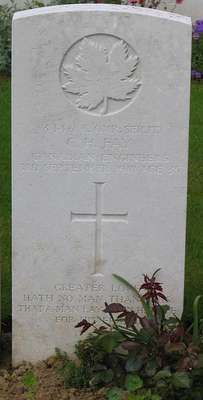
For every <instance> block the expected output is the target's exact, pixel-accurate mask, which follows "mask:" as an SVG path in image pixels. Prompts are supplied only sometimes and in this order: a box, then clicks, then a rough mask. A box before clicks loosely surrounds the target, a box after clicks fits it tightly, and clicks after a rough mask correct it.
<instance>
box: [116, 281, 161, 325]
mask: <svg viewBox="0 0 203 400" xmlns="http://www.w3.org/2000/svg"><path fill="white" fill-rule="evenodd" d="M113 277H114V278H116V279H117V280H118V281H119V282H121V283H123V284H124V285H125V286H127V287H128V288H129V289H131V290H132V291H133V292H134V294H135V296H136V297H137V298H138V300H139V301H140V302H141V303H142V306H143V308H144V311H145V314H146V316H147V318H148V319H154V315H153V312H152V309H151V307H150V304H149V303H148V302H147V301H146V300H145V299H144V298H143V297H142V296H141V295H140V293H139V291H138V290H137V289H136V287H135V286H133V285H131V283H130V282H128V281H127V280H126V279H125V278H123V277H122V276H120V275H117V274H113Z"/></svg>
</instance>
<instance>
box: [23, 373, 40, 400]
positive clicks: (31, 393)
mask: <svg viewBox="0 0 203 400" xmlns="http://www.w3.org/2000/svg"><path fill="white" fill-rule="evenodd" d="M22 383H23V385H24V386H25V388H26V389H27V393H26V397H27V399H28V400H33V399H34V397H35V393H36V390H37V385H38V380H37V377H36V376H35V375H34V373H33V371H31V370H30V371H27V372H26V373H25V374H24V376H23V378H22Z"/></svg>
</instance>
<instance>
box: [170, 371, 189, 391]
mask: <svg viewBox="0 0 203 400" xmlns="http://www.w3.org/2000/svg"><path fill="white" fill-rule="evenodd" d="M172 384H173V386H174V387H175V388H176V389H189V388H190V386H191V381H190V378H189V375H188V374H187V372H175V374H173V376H172Z"/></svg>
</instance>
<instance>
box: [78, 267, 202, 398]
mask: <svg viewBox="0 0 203 400" xmlns="http://www.w3.org/2000/svg"><path fill="white" fill-rule="evenodd" d="M158 272H159V270H157V271H155V273H154V274H153V275H152V277H149V276H148V275H144V282H143V284H142V285H141V287H140V288H139V290H138V289H137V288H136V287H135V286H133V285H131V284H130V283H129V282H128V281H126V280H125V279H124V278H122V277H120V276H118V275H114V277H115V278H116V279H117V280H119V282H121V283H123V284H124V285H126V286H127V287H128V289H129V290H131V291H132V292H133V293H134V295H135V296H136V298H137V299H138V300H139V301H140V302H141V304H142V307H143V312H144V314H143V315H138V314H137V313H136V312H135V311H133V310H128V309H127V308H126V307H125V306H124V305H122V304H120V303H111V304H107V303H105V308H104V310H103V311H104V313H106V314H108V316H109V318H110V320H111V323H109V322H106V321H105V320H103V319H99V321H100V325H98V322H99V321H98V322H94V323H90V322H88V321H87V320H85V319H83V320H82V321H80V322H79V323H78V324H77V325H76V327H77V328H81V334H83V333H84V332H86V331H87V330H89V329H90V328H92V329H93V333H92V334H91V335H90V336H88V337H87V339H85V340H84V341H83V342H80V343H79V347H77V350H76V353H77V356H78V358H79V360H80V366H79V368H81V367H82V366H86V369H87V370H88V374H87V376H86V378H87V380H88V379H89V380H88V382H86V385H87V386H93V387H101V386H107V387H109V386H110V389H109V390H108V391H107V399H108V400H126V399H127V400H159V399H166V397H167V398H168V399H170V400H176V399H180V400H189V399H190V400H199V399H203V387H202V379H203V343H202V336H201V326H202V323H201V321H200V319H199V315H198V304H199V301H200V297H201V296H199V297H198V298H197V299H196V300H195V302H194V322H193V324H192V326H191V327H189V329H186V328H185V327H184V325H183V323H182V321H181V320H180V319H179V318H177V317H176V316H175V315H169V316H168V313H169V311H170V307H169V306H168V304H163V303H164V302H165V303H166V302H167V298H166V296H165V294H164V292H163V288H162V285H161V284H160V282H158V281H157V274H158ZM160 301H161V302H160ZM101 322H102V325H101ZM75 368H76V369H77V368H78V367H77V366H76V364H75Z"/></svg>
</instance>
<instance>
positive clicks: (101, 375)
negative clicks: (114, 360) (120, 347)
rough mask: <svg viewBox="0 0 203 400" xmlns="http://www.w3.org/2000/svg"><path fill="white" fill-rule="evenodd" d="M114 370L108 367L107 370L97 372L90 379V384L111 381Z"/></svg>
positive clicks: (94, 384)
mask: <svg viewBox="0 0 203 400" xmlns="http://www.w3.org/2000/svg"><path fill="white" fill-rule="evenodd" d="M113 376H114V374H113V371H112V370H111V369H108V370H107V371H100V372H97V373H96V374H95V375H94V376H93V378H92V379H91V380H90V382H89V384H90V386H96V385H98V384H99V383H110V382H112V380H113Z"/></svg>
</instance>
